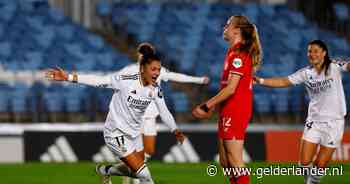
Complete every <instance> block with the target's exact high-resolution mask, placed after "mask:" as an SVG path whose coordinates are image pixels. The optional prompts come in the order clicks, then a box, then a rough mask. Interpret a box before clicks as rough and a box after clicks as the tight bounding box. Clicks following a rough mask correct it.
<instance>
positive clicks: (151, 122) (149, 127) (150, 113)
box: [118, 43, 209, 183]
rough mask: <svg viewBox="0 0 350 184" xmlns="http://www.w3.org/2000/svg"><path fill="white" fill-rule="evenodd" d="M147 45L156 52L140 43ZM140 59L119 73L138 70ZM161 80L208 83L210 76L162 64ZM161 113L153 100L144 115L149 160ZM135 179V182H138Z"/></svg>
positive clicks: (142, 130)
mask: <svg viewBox="0 0 350 184" xmlns="http://www.w3.org/2000/svg"><path fill="white" fill-rule="evenodd" d="M143 46H147V48H149V49H150V50H149V52H153V53H155V49H154V47H153V46H152V45H151V44H149V43H142V44H140V45H139V48H140V47H143ZM140 60H142V55H141V54H140V55H139V62H138V63H136V64H131V65H128V66H126V67H124V68H123V69H121V70H119V71H118V74H119V75H125V74H128V73H130V72H131V73H134V72H137V71H138V70H139V68H140ZM161 81H165V82H167V81H174V82H181V83H196V84H208V83H209V78H208V77H206V76H204V77H193V76H189V75H185V74H181V73H175V72H171V71H169V70H168V69H166V68H165V67H163V66H162V68H161V70H160V75H159V77H158V78H157V84H158V85H159V86H160V85H161ZM158 115H159V111H158V109H157V107H156V105H155V104H154V103H153V102H151V104H150V105H149V106H148V107H147V109H146V112H145V115H144V116H143V123H142V127H141V132H142V137H143V146H144V152H145V159H146V160H148V159H149V158H151V156H152V155H154V153H155V149H156V137H157V127H156V118H157V116H158ZM127 180H128V179H125V183H127ZM135 180H136V179H134V181H133V183H137V181H135Z"/></svg>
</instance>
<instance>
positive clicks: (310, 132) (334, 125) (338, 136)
mask: <svg viewBox="0 0 350 184" xmlns="http://www.w3.org/2000/svg"><path fill="white" fill-rule="evenodd" d="M343 134H344V119H342V120H332V121H327V122H306V123H305V128H304V134H303V138H302V139H304V140H306V141H308V142H312V143H315V144H320V145H322V146H325V147H330V148H337V147H339V146H340V143H341V140H342V138H343Z"/></svg>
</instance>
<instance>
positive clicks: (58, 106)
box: [43, 91, 64, 113]
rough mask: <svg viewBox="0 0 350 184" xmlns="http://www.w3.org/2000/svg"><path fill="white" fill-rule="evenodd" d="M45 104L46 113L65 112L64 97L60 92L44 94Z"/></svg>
mask: <svg viewBox="0 0 350 184" xmlns="http://www.w3.org/2000/svg"><path fill="white" fill-rule="evenodd" d="M43 103H44V109H45V111H46V112H50V113H51V112H53V113H56V112H64V96H63V94H62V93H61V92H60V91H53V92H49V91H46V92H45V93H44V94H43Z"/></svg>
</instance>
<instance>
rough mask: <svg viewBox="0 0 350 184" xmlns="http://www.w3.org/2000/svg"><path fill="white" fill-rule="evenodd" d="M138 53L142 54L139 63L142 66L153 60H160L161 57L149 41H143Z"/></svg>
mask: <svg viewBox="0 0 350 184" xmlns="http://www.w3.org/2000/svg"><path fill="white" fill-rule="evenodd" d="M137 51H138V53H139V54H140V55H141V57H140V58H139V63H140V65H141V66H144V65H146V64H149V63H151V61H154V60H156V61H159V62H160V57H159V55H158V54H157V53H156V51H155V49H154V48H153V46H152V45H151V44H149V43H141V44H140V45H139V46H138V48H137Z"/></svg>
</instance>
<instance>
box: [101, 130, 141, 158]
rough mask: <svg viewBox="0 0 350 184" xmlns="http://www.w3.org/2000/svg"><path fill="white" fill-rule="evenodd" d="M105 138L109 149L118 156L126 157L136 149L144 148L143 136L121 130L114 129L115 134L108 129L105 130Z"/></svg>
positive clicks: (138, 150)
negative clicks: (133, 135)
mask: <svg viewBox="0 0 350 184" xmlns="http://www.w3.org/2000/svg"><path fill="white" fill-rule="evenodd" d="M103 133H104V139H105V142H106V145H107V147H108V149H109V150H110V151H111V152H112V153H113V154H114V155H116V156H117V157H118V158H124V157H126V156H128V155H130V154H131V153H133V152H134V151H136V152H140V151H142V150H143V141H142V136H141V135H138V136H137V137H131V136H130V135H127V134H125V133H124V132H122V131H120V130H114V131H113V136H110V135H111V133H110V132H108V130H105V131H104V132H103Z"/></svg>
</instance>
